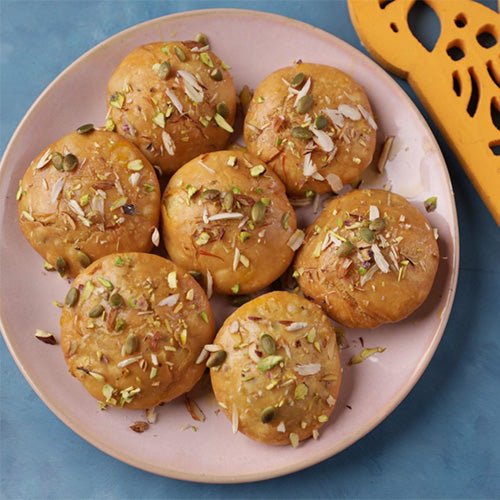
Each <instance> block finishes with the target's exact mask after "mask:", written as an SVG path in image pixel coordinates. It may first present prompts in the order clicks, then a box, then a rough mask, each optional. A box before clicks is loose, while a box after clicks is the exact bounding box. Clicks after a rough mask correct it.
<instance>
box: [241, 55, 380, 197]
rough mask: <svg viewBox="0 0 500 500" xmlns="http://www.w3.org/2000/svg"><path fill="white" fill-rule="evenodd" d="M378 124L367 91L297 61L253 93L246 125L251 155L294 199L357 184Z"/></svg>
mask: <svg viewBox="0 0 500 500" xmlns="http://www.w3.org/2000/svg"><path fill="white" fill-rule="evenodd" d="M376 129H377V125H376V123H375V121H374V120H373V117H372V110H371V107H370V103H369V102H368V98H367V97H366V94H365V92H364V90H363V88H362V87H361V86H360V85H358V84H357V83H356V82H355V81H354V80H353V79H352V78H350V77H349V76H348V75H346V74H345V73H343V72H342V71H340V70H338V69H335V68H332V67H330V66H325V65H322V64H306V63H298V64H295V65H294V66H290V67H287V68H283V69H280V70H278V71H275V72H274V73H272V74H271V75H269V76H268V77H267V78H265V79H264V80H263V81H262V82H261V83H260V85H259V86H258V87H257V89H256V90H255V93H254V96H253V99H252V101H251V103H250V107H249V109H248V112H247V115H246V118H245V126H244V134H245V142H246V144H247V147H248V150H249V151H250V153H253V154H255V155H257V156H259V157H260V158H261V159H262V160H263V161H265V162H267V163H268V164H269V166H271V167H272V168H273V169H274V171H275V172H276V173H277V174H278V175H279V176H280V178H281V180H282V181H283V182H284V183H285V185H286V189H287V192H288V193H289V194H291V195H293V196H298V195H303V194H305V193H307V191H314V192H317V193H326V192H329V191H334V192H338V191H340V189H342V186H343V185H345V184H349V183H352V182H355V181H357V180H358V178H359V176H360V174H361V172H363V170H364V169H365V168H366V167H367V166H368V165H369V164H370V162H371V160H372V157H373V153H374V150H375V142H376Z"/></svg>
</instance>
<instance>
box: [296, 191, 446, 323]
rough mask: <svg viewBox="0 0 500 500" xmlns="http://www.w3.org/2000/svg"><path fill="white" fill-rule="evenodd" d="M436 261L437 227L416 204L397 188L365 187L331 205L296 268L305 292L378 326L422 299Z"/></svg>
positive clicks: (341, 314) (346, 318)
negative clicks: (434, 228)
mask: <svg viewBox="0 0 500 500" xmlns="http://www.w3.org/2000/svg"><path fill="white" fill-rule="evenodd" d="M438 263H439V248H438V245H437V242H436V239H435V237H434V233H433V230H432V228H431V227H430V225H429V223H428V222H427V220H426V219H425V217H424V216H423V215H422V213H421V212H420V211H419V210H418V209H417V208H415V207H414V206H413V205H411V204H410V203H409V202H408V201H407V200H405V199H404V198H403V197H402V196H399V195H397V194H395V193H391V192H388V191H383V190H370V189H360V190H354V191H351V192H349V193H347V194H345V195H343V196H339V197H338V198H335V199H333V200H332V201H331V202H330V203H328V205H327V206H326V207H325V209H324V211H323V212H322V213H321V215H320V216H319V217H318V219H317V220H316V221H315V222H314V223H313V224H311V226H310V227H309V228H308V230H307V233H306V238H305V242H304V246H303V247H302V248H301V249H300V251H299V252H298V253H297V258H296V260H295V263H294V267H295V272H296V275H298V283H299V286H300V288H301V289H302V291H303V292H304V294H305V295H306V296H307V297H309V298H311V299H312V300H314V301H315V302H317V303H318V304H320V305H321V306H322V307H323V308H324V310H325V311H326V312H327V313H328V314H329V315H330V316H331V317H332V318H333V319H335V320H336V321H339V322H340V323H342V324H344V325H346V326H349V327H353V328H375V327H376V326H379V325H381V324H384V323H392V322H396V321H400V320H402V319H404V318H406V317H407V316H408V315H410V314H411V313H412V312H413V311H415V310H416V309H417V308H418V307H419V306H420V305H421V304H422V302H423V301H424V300H425V299H426V297H427V296H428V294H429V292H430V290H431V287H432V284H433V282H434V277H435V275H436V271H437V267H438Z"/></svg>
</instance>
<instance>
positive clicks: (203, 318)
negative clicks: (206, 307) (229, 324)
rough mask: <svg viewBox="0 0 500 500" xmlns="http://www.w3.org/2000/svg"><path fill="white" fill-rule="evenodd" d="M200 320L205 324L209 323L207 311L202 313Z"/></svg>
mask: <svg viewBox="0 0 500 500" xmlns="http://www.w3.org/2000/svg"><path fill="white" fill-rule="evenodd" d="M200 318H201V319H202V320H203V321H204V322H205V323H208V314H207V313H206V311H201V313H200Z"/></svg>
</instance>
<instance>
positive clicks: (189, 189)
mask: <svg viewBox="0 0 500 500" xmlns="http://www.w3.org/2000/svg"><path fill="white" fill-rule="evenodd" d="M198 191H199V189H198V188H197V187H195V186H191V184H188V185H187V186H186V192H187V195H188V200H190V199H191V198H192V197H193V196H194V195H195V194H196V193H197V192H198Z"/></svg>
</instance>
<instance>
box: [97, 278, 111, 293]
mask: <svg viewBox="0 0 500 500" xmlns="http://www.w3.org/2000/svg"><path fill="white" fill-rule="evenodd" d="M97 281H99V283H100V284H101V285H102V286H103V287H104V288H106V289H107V290H109V291H110V292H112V291H113V290H114V288H115V287H114V286H113V283H111V281H109V280H108V279H106V278H103V277H102V276H98V278H97Z"/></svg>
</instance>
